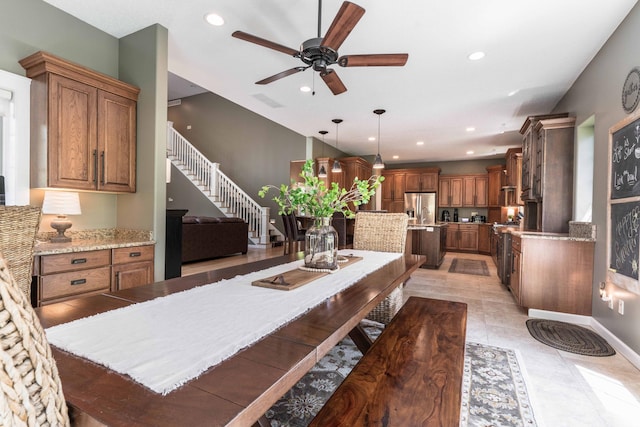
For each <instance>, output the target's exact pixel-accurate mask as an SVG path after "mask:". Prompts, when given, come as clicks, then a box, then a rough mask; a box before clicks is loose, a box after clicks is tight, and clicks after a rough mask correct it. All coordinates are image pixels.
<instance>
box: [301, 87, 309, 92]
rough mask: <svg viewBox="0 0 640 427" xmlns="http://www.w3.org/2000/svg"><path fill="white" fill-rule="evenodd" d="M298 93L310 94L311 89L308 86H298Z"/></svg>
mask: <svg viewBox="0 0 640 427" xmlns="http://www.w3.org/2000/svg"><path fill="white" fill-rule="evenodd" d="M300 92H311V88H310V87H309V86H300Z"/></svg>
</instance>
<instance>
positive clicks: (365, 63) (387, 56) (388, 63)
mask: <svg viewBox="0 0 640 427" xmlns="http://www.w3.org/2000/svg"><path fill="white" fill-rule="evenodd" d="M408 58H409V54H408V53H380V54H375V55H344V56H341V57H340V59H338V64H339V65H340V66H341V67H393V66H396V67H402V66H403V65H404V64H406V63H407V59H408Z"/></svg>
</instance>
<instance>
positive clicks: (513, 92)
mask: <svg viewBox="0 0 640 427" xmlns="http://www.w3.org/2000/svg"><path fill="white" fill-rule="evenodd" d="M518 92H520V89H516V90H512V91H511V92H509V93H508V94H507V96H513V95H515V94H516V93H518Z"/></svg>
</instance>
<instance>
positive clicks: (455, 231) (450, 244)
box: [446, 224, 460, 251]
mask: <svg viewBox="0 0 640 427" xmlns="http://www.w3.org/2000/svg"><path fill="white" fill-rule="evenodd" d="M459 237H460V228H459V226H458V224H449V226H448V229H447V243H446V249H447V250H452V251H454V250H457V249H458V239H459Z"/></svg>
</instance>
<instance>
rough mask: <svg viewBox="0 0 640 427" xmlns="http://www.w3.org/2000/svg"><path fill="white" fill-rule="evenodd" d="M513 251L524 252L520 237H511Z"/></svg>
mask: <svg viewBox="0 0 640 427" xmlns="http://www.w3.org/2000/svg"><path fill="white" fill-rule="evenodd" d="M511 249H512V250H515V251H520V252H522V241H521V240H520V237H519V236H511Z"/></svg>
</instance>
